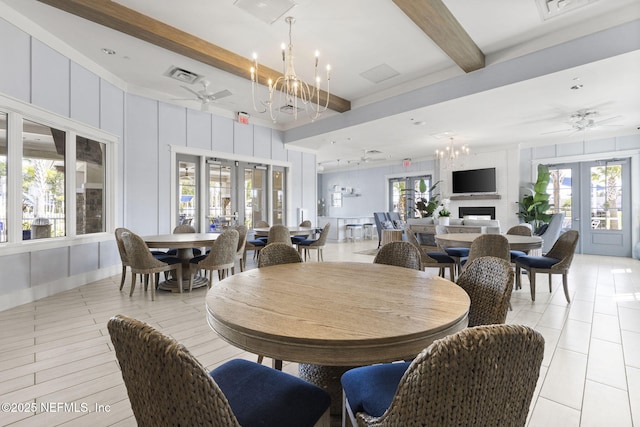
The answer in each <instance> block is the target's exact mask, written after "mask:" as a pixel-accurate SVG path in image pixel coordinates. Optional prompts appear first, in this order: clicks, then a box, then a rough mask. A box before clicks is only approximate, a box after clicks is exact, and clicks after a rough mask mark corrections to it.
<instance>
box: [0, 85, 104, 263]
mask: <svg viewBox="0 0 640 427" xmlns="http://www.w3.org/2000/svg"><path fill="white" fill-rule="evenodd" d="M115 142H116V140H115V138H113V137H112V136H110V135H108V134H106V133H104V132H101V131H99V130H96V129H94V128H91V127H87V126H84V125H83V124H81V123H76V122H73V121H71V120H69V119H65V118H62V117H59V116H55V115H51V114H48V113H46V112H43V111H41V110H36V109H33V108H32V107H30V106H29V105H26V104H22V103H20V102H16V101H14V100H9V99H5V98H3V97H2V96H1V95H0V248H5V247H9V248H10V247H11V246H12V245H16V244H21V243H22V242H23V241H33V240H36V239H48V240H52V239H54V238H63V237H67V238H75V237H76V236H85V235H86V236H90V235H94V234H98V233H106V232H107V231H109V230H110V228H111V227H113V221H114V215H115V211H114V206H113V204H112V203H110V202H109V201H110V200H113V197H114V195H113V191H112V189H111V185H110V182H111V180H113V179H115V170H114V163H113V162H112V159H114V158H115V155H116V153H115V149H116V148H115ZM99 239H102V236H100V237H99ZM59 240H60V241H62V239H59ZM58 244H59V245H65V244H66V243H63V242H61V243H53V244H52V243H48V245H49V247H55V246H57V245H58ZM52 245H53V246H52ZM10 252H11V251H10Z"/></svg>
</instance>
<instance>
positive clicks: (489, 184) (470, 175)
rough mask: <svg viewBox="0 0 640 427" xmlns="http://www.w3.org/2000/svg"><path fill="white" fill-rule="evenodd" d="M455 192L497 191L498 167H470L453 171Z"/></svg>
mask: <svg viewBox="0 0 640 427" xmlns="http://www.w3.org/2000/svg"><path fill="white" fill-rule="evenodd" d="M452 182H453V192H454V193H457V194H460V193H495V192H496V168H485V169H470V170H464V171H453V173H452Z"/></svg>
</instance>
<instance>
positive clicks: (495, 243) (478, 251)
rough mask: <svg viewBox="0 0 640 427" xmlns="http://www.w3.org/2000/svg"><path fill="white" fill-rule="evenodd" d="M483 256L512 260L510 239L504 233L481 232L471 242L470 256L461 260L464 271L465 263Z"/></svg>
mask: <svg viewBox="0 0 640 427" xmlns="http://www.w3.org/2000/svg"><path fill="white" fill-rule="evenodd" d="M483 256H493V257H496V258H501V259H504V260H506V261H511V253H510V252H509V240H507V238H506V237H504V236H503V235H502V234H481V235H480V236H478V237H477V238H475V239H474V240H473V242H471V247H470V248H469V256H468V257H466V258H462V259H461V260H460V264H461V265H462V271H464V269H465V265H467V264H468V263H470V262H471V261H473V260H474V259H476V258H480V257H483Z"/></svg>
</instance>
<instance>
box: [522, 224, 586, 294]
mask: <svg viewBox="0 0 640 427" xmlns="http://www.w3.org/2000/svg"><path fill="white" fill-rule="evenodd" d="M579 238H580V233H578V232H577V231H576V230H568V231H566V232H565V233H563V234H561V235H560V237H559V238H558V240H556V242H555V243H554V245H553V246H552V247H551V250H550V251H549V252H547V254H546V255H545V256H531V255H527V256H523V257H519V258H516V260H515V264H516V288H517V289H520V288H521V287H522V286H521V283H520V277H521V272H522V269H524V270H526V271H527V275H528V276H529V283H530V286H531V301H535V300H536V273H547V274H548V275H549V292H551V276H552V275H553V274H562V288H563V289H564V296H565V298H566V299H567V302H568V303H569V302H571V299H570V297H569V284H568V277H567V276H568V274H569V268H570V267H571V261H573V255H574V254H575V252H576V247H577V246H578V239H579Z"/></svg>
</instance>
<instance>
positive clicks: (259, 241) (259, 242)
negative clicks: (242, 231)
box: [247, 239, 267, 246]
mask: <svg viewBox="0 0 640 427" xmlns="http://www.w3.org/2000/svg"><path fill="white" fill-rule="evenodd" d="M247 242H249V243H251V244H252V245H253V246H267V242H266V241H265V240H262V239H255V240H247Z"/></svg>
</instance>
